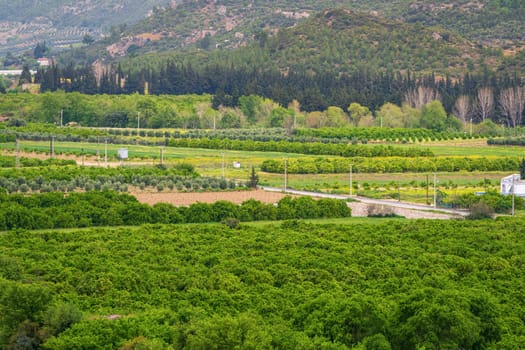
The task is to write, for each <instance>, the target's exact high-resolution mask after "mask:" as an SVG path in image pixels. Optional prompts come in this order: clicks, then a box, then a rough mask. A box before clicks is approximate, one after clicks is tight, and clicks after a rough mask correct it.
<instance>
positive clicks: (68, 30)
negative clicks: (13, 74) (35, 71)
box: [0, 0, 167, 55]
mask: <svg viewBox="0 0 525 350" xmlns="http://www.w3.org/2000/svg"><path fill="white" fill-rule="evenodd" d="M166 3H167V1H166V0H111V1H107V0H79V1H77V0H39V1H35V0H16V1H13V0H0V9H2V10H1V11H0V54H2V55H4V54H5V53H6V52H13V53H17V52H22V51H24V50H28V49H32V48H34V46H35V45H36V44H37V43H39V42H43V41H46V42H47V43H48V44H49V45H50V46H53V47H58V46H67V45H69V44H74V43H78V42H80V41H81V40H82V37H83V36H84V35H86V34H90V35H93V36H94V37H97V36H99V35H101V34H103V33H106V32H109V28H110V27H111V26H118V25H120V24H122V23H133V22H136V21H138V20H140V19H142V18H145V17H146V15H147V14H148V13H149V12H150V11H151V9H152V8H153V7H154V6H158V5H165V4H166Z"/></svg>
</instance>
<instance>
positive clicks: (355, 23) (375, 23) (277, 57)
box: [126, 9, 501, 75]
mask: <svg viewBox="0 0 525 350" xmlns="http://www.w3.org/2000/svg"><path fill="white" fill-rule="evenodd" d="M163 57H172V58H176V59H177V60H183V61H184V60H187V61H188V62H191V63H192V64H193V65H197V64H199V62H201V63H202V64H210V63H217V64H219V65H228V64H233V65H234V66H236V67H239V66H246V67H250V68H252V67H257V68H261V67H267V68H275V69H279V70H280V71H281V72H287V71H289V70H294V71H310V72H312V73H322V72H327V71H330V72H337V73H349V72H354V71H357V70H363V69H366V70H370V71H406V70H410V71H412V72H419V73H430V72H437V73H440V74H447V73H448V74H452V75H461V74H463V73H464V72H466V71H468V70H471V71H473V70H480V69H482V68H485V67H491V66H497V65H499V63H500V61H501V54H500V53H498V52H493V51H491V50H488V49H481V48H479V47H478V46H477V45H475V44H473V43H471V42H470V41H468V40H466V39H464V38H462V37H461V36H459V35H457V34H454V33H452V32H450V31H447V30H443V29H440V28H424V27H422V26H421V25H417V24H416V25H414V24H406V23H403V22H400V21H393V20H389V19H384V18H382V17H378V16H370V15H368V14H363V13H360V12H354V11H350V10H347V9H333V10H325V11H322V12H320V13H318V14H317V15H314V16H311V17H310V18H308V19H306V20H303V21H301V22H300V23H298V24H297V25H296V26H294V27H292V28H288V29H282V30H280V31H278V32H277V33H276V34H275V35H272V36H265V35H261V36H260V37H258V38H257V41H256V42H255V43H254V44H252V45H249V46H245V47H240V48H238V49H235V50H217V51H212V52H209V53H206V52H205V51H202V50H201V51H200V52H190V53H187V54H184V53H181V52H180V51H177V52H174V53H173V55H167V54H166V55H164V56H163ZM157 60H159V55H158V54H150V55H147V56H146V57H138V58H136V59H132V60H131V61H130V62H129V63H127V64H126V65H127V66H129V65H133V66H141V64H140V62H143V63H144V64H146V62H147V64H153V62H155V61H157Z"/></svg>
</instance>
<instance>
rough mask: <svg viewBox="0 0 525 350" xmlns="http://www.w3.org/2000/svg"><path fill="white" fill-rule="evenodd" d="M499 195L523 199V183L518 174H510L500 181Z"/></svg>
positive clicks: (524, 182) (524, 189) (524, 183)
mask: <svg viewBox="0 0 525 350" xmlns="http://www.w3.org/2000/svg"><path fill="white" fill-rule="evenodd" d="M501 194H506V195H511V194H514V195H516V196H520V197H525V181H522V180H521V177H520V174H512V175H509V176H506V177H504V178H503V179H501Z"/></svg>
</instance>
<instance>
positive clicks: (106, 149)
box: [104, 137, 108, 168]
mask: <svg viewBox="0 0 525 350" xmlns="http://www.w3.org/2000/svg"><path fill="white" fill-rule="evenodd" d="M104 167H106V168H107V167H108V138H107V137H104Z"/></svg>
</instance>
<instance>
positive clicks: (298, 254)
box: [0, 219, 525, 350]
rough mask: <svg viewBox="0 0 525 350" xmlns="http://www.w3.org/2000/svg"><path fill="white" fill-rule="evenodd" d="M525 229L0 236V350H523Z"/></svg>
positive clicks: (392, 222)
mask: <svg viewBox="0 0 525 350" xmlns="http://www.w3.org/2000/svg"><path fill="white" fill-rule="evenodd" d="M524 224H525V221H524V219H514V220H513V219H499V220H488V221H476V222H473V221H454V220H451V221H425V220H418V221H406V220H400V219H387V220H383V219H357V220H356V219H346V220H343V221H341V220H337V221H334V220H330V221H328V222H327V223H326V222H325V223H321V222H319V221H318V222H316V223H304V222H298V221H284V222H282V223H258V224H243V225H241V228H240V229H233V230H232V229H229V228H227V227H226V226H224V225H220V224H204V225H172V226H163V225H145V226H143V227H124V228H111V229H110V228H98V229H94V228H92V229H82V230H53V231H33V232H28V231H22V230H17V231H12V232H8V233H3V234H0V266H1V267H2V268H1V269H0V300H1V301H2V302H1V303H0V342H1V343H0V347H2V348H6V347H7V344H10V346H11V347H12V346H13V343H16V342H23V341H32V342H34V343H35V344H40V343H42V342H44V343H45V346H44V348H46V349H95V348H104V349H110V348H111V349H119V348H120V349H132V348H135V349H137V348H142V349H144V348H146V349H213V348H221V349H234V348H238V349H272V348H274V349H298V348H300V349H349V348H357V349H400V350H401V349H402V350H411V349H422V348H426V349H438V348H440V349H459V348H462V349H518V348H520V347H521V346H522V345H523V343H524V342H525V324H524V322H523V317H522V316H523V313H524V312H525V302H524V300H525V298H524V290H525V288H524V287H525V277H524V274H523V265H524V262H525V240H524V237H525V235H524V233H525V231H524V227H525V225H524Z"/></svg>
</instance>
